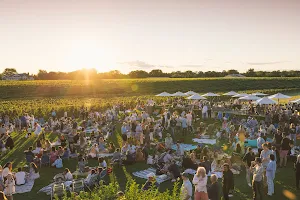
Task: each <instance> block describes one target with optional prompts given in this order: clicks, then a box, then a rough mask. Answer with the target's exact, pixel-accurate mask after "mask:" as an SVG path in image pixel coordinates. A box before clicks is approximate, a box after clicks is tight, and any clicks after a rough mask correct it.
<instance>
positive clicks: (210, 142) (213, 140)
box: [193, 138, 217, 145]
mask: <svg viewBox="0 0 300 200" xmlns="http://www.w3.org/2000/svg"><path fill="white" fill-rule="evenodd" d="M193 142H197V143H199V144H211V145H213V144H216V143H217V140H216V139H198V138H194V139H193Z"/></svg>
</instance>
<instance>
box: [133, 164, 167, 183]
mask: <svg viewBox="0 0 300 200" xmlns="http://www.w3.org/2000/svg"><path fill="white" fill-rule="evenodd" d="M152 172H153V173H154V174H155V173H156V169H154V168H148V169H146V170H142V171H138V172H133V173H132V174H133V175H134V176H136V177H139V178H143V179H148V178H147V174H150V173H152ZM170 179H171V177H169V176H167V175H165V174H163V175H160V176H156V182H157V183H158V184H161V183H163V182H165V181H168V180H170Z"/></svg>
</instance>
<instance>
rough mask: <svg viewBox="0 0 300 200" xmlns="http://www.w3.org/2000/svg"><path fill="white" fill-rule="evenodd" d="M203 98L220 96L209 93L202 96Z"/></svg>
mask: <svg viewBox="0 0 300 200" xmlns="http://www.w3.org/2000/svg"><path fill="white" fill-rule="evenodd" d="M202 96H204V97H218V96H220V95H218V94H215V93H212V92H209V93H206V94H204V95H202Z"/></svg>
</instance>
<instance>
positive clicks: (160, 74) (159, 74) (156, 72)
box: [149, 69, 165, 77]
mask: <svg viewBox="0 0 300 200" xmlns="http://www.w3.org/2000/svg"><path fill="white" fill-rule="evenodd" d="M149 76H150V77H164V76H165V74H164V73H163V71H162V70H160V69H153V70H152V71H151V72H149Z"/></svg>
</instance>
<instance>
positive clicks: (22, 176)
mask: <svg viewBox="0 0 300 200" xmlns="http://www.w3.org/2000/svg"><path fill="white" fill-rule="evenodd" d="M15 177H16V185H24V184H25V182H26V173H25V172H24V171H23V170H22V168H21V167H19V168H18V172H17V173H16V174H15Z"/></svg>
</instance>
